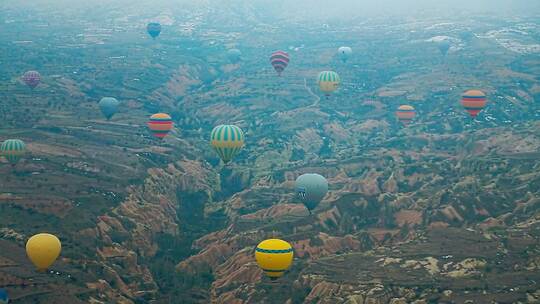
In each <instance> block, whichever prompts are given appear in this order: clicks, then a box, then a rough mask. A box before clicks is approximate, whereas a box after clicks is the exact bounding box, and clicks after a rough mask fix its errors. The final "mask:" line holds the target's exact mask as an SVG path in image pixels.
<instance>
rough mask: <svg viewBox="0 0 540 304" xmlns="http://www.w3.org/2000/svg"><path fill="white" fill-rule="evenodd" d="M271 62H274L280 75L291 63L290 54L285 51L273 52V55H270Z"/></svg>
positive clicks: (275, 68) (273, 64)
mask: <svg viewBox="0 0 540 304" xmlns="http://www.w3.org/2000/svg"><path fill="white" fill-rule="evenodd" d="M270 64H272V66H273V67H274V70H276V72H277V73H278V75H280V76H281V72H283V70H285V68H286V67H287V65H289V54H287V52H284V51H276V52H273V53H272V56H270Z"/></svg>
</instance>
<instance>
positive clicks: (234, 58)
mask: <svg viewBox="0 0 540 304" xmlns="http://www.w3.org/2000/svg"><path fill="white" fill-rule="evenodd" d="M241 56H242V52H240V50H239V49H230V50H228V51H227V57H228V58H229V60H230V61H231V63H237V62H239V61H240V58H241Z"/></svg>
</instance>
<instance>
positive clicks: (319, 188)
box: [295, 173, 328, 212]
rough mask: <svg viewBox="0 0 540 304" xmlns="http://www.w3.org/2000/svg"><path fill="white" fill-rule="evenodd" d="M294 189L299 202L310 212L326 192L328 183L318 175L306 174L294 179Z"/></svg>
mask: <svg viewBox="0 0 540 304" xmlns="http://www.w3.org/2000/svg"><path fill="white" fill-rule="evenodd" d="M295 188H296V192H297V193H298V196H299V197H300V200H301V201H302V203H303V204H304V205H305V206H306V207H307V208H308V210H309V211H310V212H311V210H313V209H315V207H317V205H318V204H319V203H320V202H321V201H322V199H323V198H324V196H325V195H326V193H327V192H328V181H327V180H326V178H324V177H323V176H322V175H320V174H316V173H306V174H302V175H300V176H299V177H298V178H297V179H296V182H295Z"/></svg>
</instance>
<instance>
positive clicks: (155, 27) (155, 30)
mask: <svg viewBox="0 0 540 304" xmlns="http://www.w3.org/2000/svg"><path fill="white" fill-rule="evenodd" d="M146 31H147V32H148V34H149V35H150V36H151V37H152V38H153V39H156V38H157V36H159V34H160V33H161V24H159V23H157V22H150V23H148V25H147V26H146Z"/></svg>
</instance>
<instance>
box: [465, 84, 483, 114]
mask: <svg viewBox="0 0 540 304" xmlns="http://www.w3.org/2000/svg"><path fill="white" fill-rule="evenodd" d="M486 103H487V101H486V94H484V92H482V91H479V90H469V91H467V92H465V93H463V95H462V96H461V104H462V105H463V107H465V110H467V112H469V114H470V115H471V117H472V118H476V116H477V115H478V113H480V111H482V109H484V108H485V107H486Z"/></svg>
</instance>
